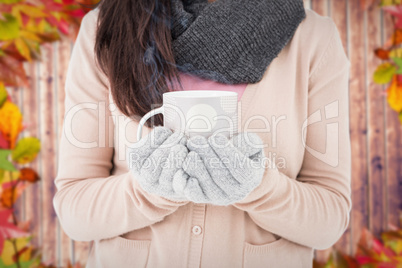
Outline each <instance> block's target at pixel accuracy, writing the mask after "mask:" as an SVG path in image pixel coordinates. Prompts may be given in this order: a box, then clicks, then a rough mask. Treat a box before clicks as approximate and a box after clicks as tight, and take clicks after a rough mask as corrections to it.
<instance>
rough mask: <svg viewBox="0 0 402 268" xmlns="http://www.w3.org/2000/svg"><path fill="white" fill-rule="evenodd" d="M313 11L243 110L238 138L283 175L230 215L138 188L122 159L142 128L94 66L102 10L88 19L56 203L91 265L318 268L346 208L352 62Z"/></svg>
mask: <svg viewBox="0 0 402 268" xmlns="http://www.w3.org/2000/svg"><path fill="white" fill-rule="evenodd" d="M306 13H307V17H306V19H305V20H304V21H303V22H302V23H301V24H300V26H299V27H298V29H297V30H296V33H295V35H294V36H293V38H292V39H291V41H289V43H288V44H287V45H286V47H285V48H284V49H283V50H282V52H281V53H280V54H279V56H278V57H277V58H275V59H274V60H273V62H272V63H271V64H270V66H269V67H268V68H267V70H266V73H265V75H264V77H263V79H262V81H260V82H259V83H256V84H250V85H248V86H247V87H246V90H245V92H244V94H243V96H242V98H241V100H240V102H239V107H240V108H241V112H240V114H241V117H240V119H239V120H240V121H239V122H240V123H241V124H240V128H241V129H240V131H244V130H245V129H247V130H248V131H250V129H254V132H257V133H258V134H259V135H260V136H261V138H262V139H263V140H264V142H265V143H266V144H267V147H266V148H265V155H266V156H267V158H269V159H271V160H272V161H274V162H275V163H276V164H277V167H276V168H269V167H267V169H266V172H265V175H264V178H263V181H262V183H261V184H260V186H259V187H257V188H256V189H255V190H254V191H253V192H252V193H251V194H249V196H247V197H246V198H245V199H244V200H242V201H241V202H239V203H236V204H234V205H231V206H227V207H223V206H214V205H204V204H194V203H191V202H179V203H177V202H172V201H169V200H166V199H164V198H161V197H158V196H156V195H152V194H148V193H147V192H145V191H143V190H142V189H141V188H140V186H139V185H138V183H137V181H136V179H135V178H134V177H133V176H132V174H131V173H130V172H129V170H128V166H127V163H126V159H125V150H126V146H127V145H128V144H130V143H133V142H136V138H135V135H136V130H137V123H136V122H135V121H133V120H131V119H129V118H127V117H125V116H124V115H122V114H121V113H120V112H119V110H118V109H116V106H115V105H114V104H113V100H112V98H111V95H110V94H109V91H108V88H109V85H108V81H107V78H106V77H105V76H104V75H102V73H101V72H100V70H99V69H98V67H97V66H95V64H94V49H93V46H94V37H95V29H96V18H97V14H98V10H97V9H95V10H92V11H90V12H89V13H88V14H87V15H86V16H85V17H84V19H83V22H82V26H81V30H80V32H79V35H78V38H77V40H76V44H75V46H74V48H73V52H72V57H71V60H70V65H69V68H68V70H67V81H66V84H65V89H66V99H65V104H66V114H65V121H64V128H63V133H62V136H61V141H60V151H59V166H58V174H57V177H56V179H55V184H56V186H57V189H58V191H57V193H56V195H55V197H54V207H55V210H56V213H57V216H58V217H59V219H60V222H61V225H62V227H63V229H64V231H65V232H66V233H67V235H69V236H70V237H71V238H72V239H74V240H77V241H91V250H90V255H89V259H88V262H87V267H118V268H121V267H152V268H153V267H207V268H212V267H219V268H222V267H231V268H233V267H245V268H256V267H312V258H313V249H326V248H328V247H330V246H331V245H333V244H334V243H335V242H336V241H337V240H338V239H339V238H340V237H341V235H342V234H343V232H344V231H345V229H346V227H347V226H348V223H349V213H350V210H351V198H350V195H351V189H350V178H351V152H350V150H351V146H350V138H349V106H348V105H349V103H348V100H349V99H348V78H349V67H350V62H349V60H348V58H347V57H346V54H345V52H344V50H343V47H342V43H341V40H340V36H339V33H338V30H337V28H336V26H335V24H334V22H333V21H332V20H331V19H330V18H328V17H322V16H320V15H318V14H317V13H315V12H314V11H312V10H309V9H306ZM308 117H309V119H308V121H306V119H307V118H308ZM149 131H150V129H149V128H145V130H144V135H146V134H147V133H148V132H149ZM113 141H114V143H113Z"/></svg>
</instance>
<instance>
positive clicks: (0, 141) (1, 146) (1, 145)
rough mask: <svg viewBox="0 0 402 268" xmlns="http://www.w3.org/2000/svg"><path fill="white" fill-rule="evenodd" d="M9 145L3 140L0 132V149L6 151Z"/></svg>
mask: <svg viewBox="0 0 402 268" xmlns="http://www.w3.org/2000/svg"><path fill="white" fill-rule="evenodd" d="M9 146H10V144H9V143H8V141H7V140H6V139H5V138H4V136H3V134H2V133H1V131H0V149H8V148H10V147H9Z"/></svg>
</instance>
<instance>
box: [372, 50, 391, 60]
mask: <svg viewBox="0 0 402 268" xmlns="http://www.w3.org/2000/svg"><path fill="white" fill-rule="evenodd" d="M374 53H375V55H376V56H377V57H378V58H380V59H382V60H388V59H389V50H385V49H382V48H377V49H376V50H374Z"/></svg>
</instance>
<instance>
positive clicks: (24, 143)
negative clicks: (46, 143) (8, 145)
mask: <svg viewBox="0 0 402 268" xmlns="http://www.w3.org/2000/svg"><path fill="white" fill-rule="evenodd" d="M39 151H40V141H39V139H37V138H34V137H25V138H22V139H20V140H19V141H18V143H17V145H16V147H15V149H14V150H13V151H12V152H11V157H12V159H13V161H15V162H17V163H19V164H26V163H29V162H31V161H32V160H34V159H35V157H36V155H37V154H38V153H39Z"/></svg>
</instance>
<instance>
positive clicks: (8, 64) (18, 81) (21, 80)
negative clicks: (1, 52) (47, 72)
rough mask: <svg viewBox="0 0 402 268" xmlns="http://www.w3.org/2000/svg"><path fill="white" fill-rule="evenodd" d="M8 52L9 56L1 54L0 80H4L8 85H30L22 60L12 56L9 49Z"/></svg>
mask: <svg viewBox="0 0 402 268" xmlns="http://www.w3.org/2000/svg"><path fill="white" fill-rule="evenodd" d="M6 53H7V56H0V81H3V82H4V84H5V85H6V86H23V87H28V86H29V83H28V79H27V75H26V73H25V69H24V66H23V64H22V62H21V61H18V60H17V59H15V58H14V57H10V56H9V55H8V54H9V52H8V51H7V52H6Z"/></svg>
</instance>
